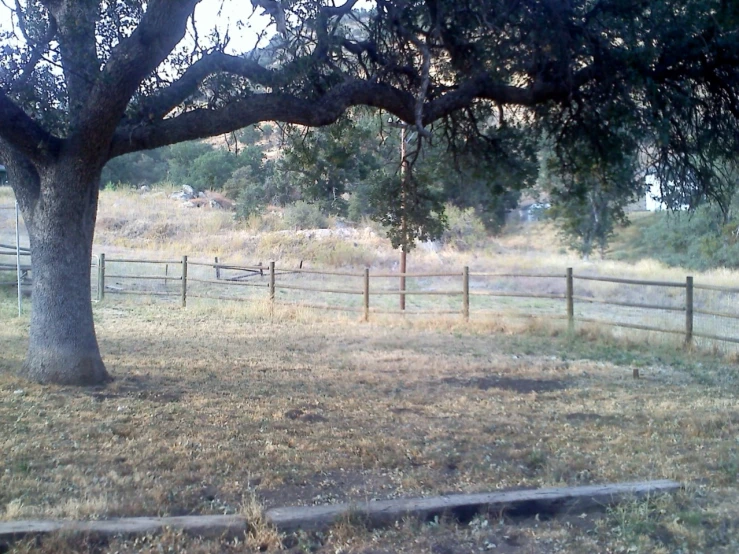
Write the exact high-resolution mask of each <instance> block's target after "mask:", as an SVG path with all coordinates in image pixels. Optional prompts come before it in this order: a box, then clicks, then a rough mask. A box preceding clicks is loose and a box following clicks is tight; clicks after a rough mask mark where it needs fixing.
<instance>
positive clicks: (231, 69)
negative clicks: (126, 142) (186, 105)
mask: <svg viewBox="0 0 739 554" xmlns="http://www.w3.org/2000/svg"><path fill="white" fill-rule="evenodd" d="M316 55H318V54H315V53H314V54H312V55H311V56H308V57H305V58H298V59H296V60H293V61H292V62H290V63H289V64H287V65H285V66H284V67H282V68H281V69H280V70H279V71H272V70H270V69H266V68H265V67H263V66H261V65H260V64H259V63H258V62H256V61H254V60H252V59H249V58H241V57H237V56H230V55H228V54H224V53H223V52H212V53H209V54H206V55H205V56H203V57H202V58H200V59H199V60H198V61H196V62H195V63H194V64H192V65H191V66H190V67H189V68H188V69H187V71H185V73H184V74H183V75H182V77H180V78H179V79H178V80H177V81H175V82H174V83H172V84H171V85H170V86H169V87H167V88H166V89H164V90H162V91H160V92H158V93H156V94H154V95H153V96H152V97H150V98H149V99H147V100H145V101H144V102H143V104H142V105H141V108H140V109H139V110H138V114H139V120H140V121H151V120H157V119H161V118H163V117H164V116H166V115H167V114H168V113H170V112H171V111H172V110H173V109H175V108H176V107H177V106H178V105H180V104H181V103H182V102H183V101H185V100H186V99H187V98H188V97H189V96H191V95H192V94H193V93H195V92H196V91H197V89H198V87H199V86H200V84H201V83H202V82H203V81H204V80H205V79H206V78H207V77H208V76H210V75H213V74H216V73H219V72H225V73H230V74H232V75H239V76H241V77H244V78H246V79H249V80H250V81H251V82H253V83H256V84H259V85H261V86H263V87H266V88H270V89H272V90H275V89H279V88H280V87H283V86H285V85H287V84H289V83H290V81H291V79H292V78H293V77H295V74H296V72H298V71H302V70H305V69H306V68H307V67H309V66H310V65H311V64H312V63H313V62H314V61H316V59H315V58H316Z"/></svg>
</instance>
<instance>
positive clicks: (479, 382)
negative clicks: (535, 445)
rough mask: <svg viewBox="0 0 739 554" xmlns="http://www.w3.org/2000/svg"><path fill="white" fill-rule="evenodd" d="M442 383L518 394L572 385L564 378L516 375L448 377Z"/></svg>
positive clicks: (548, 390)
mask: <svg viewBox="0 0 739 554" xmlns="http://www.w3.org/2000/svg"><path fill="white" fill-rule="evenodd" d="M441 383H443V384H445V385H452V386H455V387H470V388H476V389H480V390H489V389H501V390H508V391H512V392H515V393H518V394H529V393H532V392H535V393H543V392H555V391H559V390H564V389H566V388H569V387H570V383H569V382H568V381H565V380H562V379H526V378H514V377H473V378H470V379H462V378H459V377H447V378H445V379H442V380H441Z"/></svg>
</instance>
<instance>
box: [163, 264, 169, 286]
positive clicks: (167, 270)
mask: <svg viewBox="0 0 739 554" xmlns="http://www.w3.org/2000/svg"><path fill="white" fill-rule="evenodd" d="M167 277H169V264H164V290H165V291H166V290H167V282H168V279H167Z"/></svg>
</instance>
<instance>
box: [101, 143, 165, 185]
mask: <svg viewBox="0 0 739 554" xmlns="http://www.w3.org/2000/svg"><path fill="white" fill-rule="evenodd" d="M167 150H168V149H167V148H157V149H155V150H148V151H146V152H134V153H131V154H126V155H125V156H120V157H119V158H113V159H112V160H110V161H109V162H108V163H107V164H105V167H104V168H103V171H102V176H101V179H100V182H101V184H102V185H103V186H105V185H107V184H108V183H113V184H124V185H127V186H141V185H148V186H151V185H153V184H154V183H159V182H161V181H164V180H165V179H166V178H167V171H168V169H169V164H168V163H167V159H166V155H167Z"/></svg>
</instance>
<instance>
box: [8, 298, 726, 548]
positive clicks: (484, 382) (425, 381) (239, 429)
mask: <svg viewBox="0 0 739 554" xmlns="http://www.w3.org/2000/svg"><path fill="white" fill-rule="evenodd" d="M280 315H285V314H280ZM96 318H97V321H98V336H99V338H100V341H101V345H102V349H103V352H104V355H105V359H106V361H107V365H108V368H109V370H110V371H111V373H112V374H113V375H114V376H115V377H116V381H115V382H114V383H113V384H111V385H110V386H109V387H107V388H106V389H103V390H87V389H74V388H59V387H42V386H38V385H33V384H28V383H24V382H21V381H19V380H18V379H17V378H16V377H14V374H13V372H14V370H15V369H16V368H17V367H18V365H19V364H20V362H21V360H22V354H23V348H24V336H25V333H26V328H27V327H26V326H27V322H25V321H23V320H17V319H11V320H6V321H4V325H3V326H2V327H1V328H0V341H2V343H3V344H4V345H7V346H6V348H4V349H3V352H2V355H0V425H1V426H2V428H3V431H4V432H3V437H2V449H3V452H4V456H3V458H2V460H0V517H2V518H4V519H21V518H40V517H74V518H101V517H111V516H125V515H184V514H193V513H237V512H239V511H240V510H244V508H243V506H244V502H245V500H244V499H245V498H247V499H251V497H250V496H248V495H250V494H251V492H252V491H253V492H254V494H255V497H254V498H255V499H256V500H258V501H259V502H260V503H261V504H263V505H264V506H266V507H272V506H277V505H289V504H323V503H328V502H341V501H348V500H365V499H366V500H369V499H384V498H392V497H398V496H417V495H430V494H439V493H447V492H478V491H490V490H496V489H508V488H521V487H539V486H559V485H579V484H588V483H604V482H611V481H632V480H641V479H659V478H672V479H677V480H679V481H681V482H683V483H694V484H695V486H694V488H693V489H692V492H691V493H690V494H686V495H684V496H683V497H681V498H680V499H678V500H677V501H671V503H670V504H669V506H668V508H666V509H665V512H664V513H660V512H659V509H657V512H656V515H655V511H654V510H652V509H650V510H647V511H648V513H649V518H652V519H655V518H656V521H657V524H656V526H655V525H652V519H650V520H649V522H648V523H649V525H646V524H645V525H637V524H634V525H631V523H629V525H630V527H629V530H628V532H627V531H624V532H623V533H622V534H621V535H615V534H614V533H615V531H614V529H616V528H618V527H619V526H621V527H624V526H625V525H626V524H625V523H623V522H620V521H621V519H624V518H625V517H626V515H623V514H621V513H619V514H618V517H615V516H614V517H610V516H609V517H607V518H606V519H605V520H604V523H602V524H601V526H600V527H597V528H596V527H595V526H593V525H586V526H583V525H579V524H576V523H577V521H579V520H576V521H575V522H574V523H573V522H572V521H569V520H568V519H567V518H565V519H564V520H561V521H551V522H536V521H533V522H530V523H526V524H525V525H524V526H523V527H521V526H520V524H515V523H512V522H511V521H509V520H507V519H506V518H505V517H503V518H502V519H501V518H500V514H498V515H491V517H490V518H483V519H480V520H477V523H476V524H475V525H476V527H475V526H472V527H464V528H458V525H457V524H456V523H454V522H443V521H442V522H436V523H433V522H432V524H431V525H429V524H428V523H420V522H416V523H413V522H408V523H407V524H401V525H399V527H397V528H394V529H389V530H385V531H375V532H370V531H362V529H361V528H358V529H357V532H356V533H355V534H354V533H352V532H348V531H347V525H349V524H350V523H351V522H343V523H342V524H341V525H340V526H338V527H337V529H336V530H335V531H333V534H329V535H320V536H315V535H305V536H304V537H302V538H301V537H300V536H295V537H292V538H288V539H286V543H285V544H286V545H287V546H286V548H290V549H298V548H303V547H305V548H308V547H310V548H313V547H315V548H319V549H325V550H320V551H327V552H328V551H331V552H334V551H340V550H339V549H340V548H343V549H344V550H341V551H346V552H365V551H366V552H370V551H372V550H371V548H375V549H377V548H379V549H380V550H378V551H383V550H382V549H383V548H384V549H385V550H384V551H390V552H395V551H398V552H424V551H429V552H430V551H433V552H441V551H444V550H443V547H445V546H444V545H447V546H448V547H449V548H451V549H452V550H449V551H450V552H460V551H465V552H466V551H476V550H477V549H478V548H483V549H484V548H488V547H486V546H485V544H486V543H487V544H488V545H489V544H496V545H498V546H500V547H501V548H502V546H501V545H504V544H507V545H508V547H509V550H508V551H511V552H552V551H554V549H553V548H554V547H552V548H550V547H549V546H547V545H550V546H551V545H559V546H558V547H560V548H561V549H564V550H565V551H568V552H593V551H607V549H609V548H612V547H614V545H625V548H628V547H629V545H631V544H632V543H633V544H638V545H642V543H644V544H647V545H651V546H652V547H654V549H647V550H644V549H643V548H646V547H643V545H642V546H639V548H640V549H641V550H639V551H650V552H659V551H660V550H659V548H662V551H665V552H671V551H674V548H677V547H678V546H677V545H678V544H682V543H681V542H680V541H683V542H684V543H685V544H688V545H689V547H690V549H691V550H692V549H693V548H695V549H698V550H703V551H709V550H710V551H711V552H732V551H734V550H733V548H734V546H735V543H732V542H731V541H732V540H734V539H731V538H727V539H726V540H725V541H723V542H721V541H719V542H715V539H713V538H711V537H712V536H713V535H712V534H711V533H712V532H713V531H715V530H716V528H717V527H716V526H719V527H720V526H724V527H726V526H727V525H728V526H729V528H734V527H735V525H736V509H735V508H732V507H730V506H729V507H727V506H726V505H723V504H721V502H720V498H721V497H722V495H725V494H735V493H736V492H737V489H738V487H739V484H738V483H737V480H736V470H737V468H738V467H739V458H737V455H736V450H735V448H734V446H735V445H736V441H737V437H739V407H737V403H736V393H737V390H738V388H737V381H736V380H735V379H730V378H728V377H727V371H728V369H729V368H725V367H724V366H721V365H720V364H718V365H716V364H714V365H710V364H709V362H706V361H705V360H703V359H697V358H696V359H695V360H693V361H692V362H691V361H690V360H689V359H688V360H687V361H685V362H680V359H678V361H677V362H675V363H676V364H677V365H675V364H672V365H671V364H670V363H666V362H664V361H661V358H660V357H659V355H658V353H655V354H649V353H645V354H642V355H641V356H642V358H643V359H642V361H641V362H639V364H640V366H641V367H640V369H641V375H642V379H640V380H634V379H632V367H631V365H619V363H617V362H612V361H609V359H611V356H614V355H615V356H616V357H618V355H617V353H616V351H615V349H616V348H618V346H617V345H615V346H612V345H609V344H607V343H606V344H605V346H604V347H603V349H602V350H601V351H600V353H596V354H593V353H587V352H584V351H583V352H582V353H580V354H579V353H578V352H579V350H578V349H579V348H582V346H577V344H579V343H568V342H566V341H565V340H564V339H562V341H561V342H559V343H557V342H556V341H558V340H560V339H555V338H551V337H550V336H549V335H542V334H539V335H536V336H530V337H525V336H520V335H509V334H505V335H501V334H498V335H492V336H491V335H490V334H488V332H487V330H486V329H485V328H484V327H483V326H479V325H478V326H475V325H470V326H464V325H460V324H459V323H458V322H457V323H456V324H454V325H448V326H445V325H439V326H436V327H434V326H432V325H430V324H428V323H427V324H418V325H416V324H414V323H413V322H410V321H406V322H404V323H402V324H401V325H397V326H390V325H388V326H383V327H380V326H375V325H364V324H359V323H357V322H354V321H352V320H348V319H340V318H339V319H334V320H330V321H326V322H321V321H319V320H318V319H317V318H316V316H315V315H313V316H312V317H311V316H310V314H309V313H307V312H306V313H303V312H300V313H296V314H294V317H293V319H292V320H288V319H280V318H279V317H275V319H274V322H272V323H270V319H269V316H268V315H267V314H266V313H265V314H262V315H259V313H254V312H249V311H248V310H247V311H243V310H242V311H240V310H238V309H236V308H228V309H225V308H224V309H218V308H214V307H212V306H209V305H202V306H200V307H197V306H196V307H193V308H189V309H187V310H181V309H178V308H173V307H166V306H161V305H158V306H147V305H136V304H127V305H123V306H121V305H120V304H119V305H109V304H103V305H101V306H98V307H97V308H96ZM582 344H585V345H587V344H588V343H587V342H586V341H585V342H582ZM635 355H637V356H638V354H635ZM696 360H700V361H696ZM699 363H700V364H705V366H704V367H703V369H701V370H700V371H698V370H697V369H696V365H697V364H699ZM691 364H692V365H691ZM718 376H720V377H721V378H720V379H719V378H718ZM718 383H720V384H718ZM19 390H22V391H23V392H22V393H20V392H18V393H16V391H19ZM732 445H734V446H732ZM249 502H252V500H249ZM249 505H250V506H252V507H253V504H249ZM250 509H251V508H250ZM660 509H661V508H660ZM643 511H644V508H639V509H635V510H632V512H633V513H632V514H631V515H630V516H629V517H631V518H632V519H638V518H639V517H640V515H639V514H640V513H641V512H643ZM682 512H691V513H693V512H696V513H697V512H700V513H705V514H706V518H705V519H706V521H707V523H700V524H699V525H693V526H691V525H688V524H684V523H683V524H680V523H679V522H678V523H675V522H674V521H673V520H674V518H675V517H678V518H679V517H680V516H679V514H680V513H682ZM627 515H628V514H627ZM503 516H505V514H503ZM691 517H693V516H691ZM619 518H621V519H619ZM483 521H485V522H487V523H484V524H483ZM589 521H590V519H587V520H586V522H589ZM691 521H692V520H691ZM665 522H668V523H669V522H671V523H670V525H672V526H673V527H675V526H677V528H678V529H677V530H672V531H670V533H669V534H665V533H662V531H659V532H658V531H657V530H655V529H656V528H657V527H659V526H663V525H665ZM701 522H703V519H701ZM660 529H661V528H660ZM678 531H679V532H678ZM506 536H507V537H509V539H505V538H504V537H506ZM511 536H515V537H516V538H515V540H514V539H510V537H511ZM270 537H271V538H270ZM624 537H626V538H624ZM678 537H679V540H678ZM151 540H154V541H158V540H160V539H158V538H157V539H151ZM161 540H164V541H165V542H166V544H170V543H171V544H176V545H178V544H180V542H178V541H185V542H184V543H182V544H188V545H189V544H192V551H198V548H204V549H205V550H203V551H207V550H208V549H209V548H210V549H212V551H216V550H218V549H219V548H221V547H220V546H216V545H217V544H218V543H215V542H207V541H205V542H201V543H196V542H189V541H192V539H189V538H186V537H177V536H171V537H168V538H166V539H164V538H163V539H161ZM243 540H244V541H247V543H248V544H249V545H251V546H249V548H256V549H257V550H258V549H259V548H260V545H264V544H266V545H267V546H266V548H268V549H271V548H275V547H276V545H277V543H278V541H277V540H276V539H275V537H274V536H272V535H270V534H269V532H268V530H266V529H264V528H260V529H257V530H255V531H254V533H253V535H252V536H251V538H250V537H244V538H243ZM249 540H252V542H251V543H249V542H248V541H249ZM408 540H410V541H411V542H410V543H407V544H406V542H405V541H408ZM167 541H169V542H167ZM301 541H302V542H301ZM415 541H418V542H415ZM505 541H509V542H505ZM542 541H544V542H542ZM546 541H549V542H546ZM629 541H631V542H629ZM634 541H636V542H634ZM645 541H646V542H645ZM711 541H714V542H711ZM113 543H115V544H113ZM257 543H259V544H257ZM457 543H459V544H464V545H467V546H469V549H468V550H464V549H463V550H454V548H453V545H454V544H457ZM509 543H510V544H509ZM514 543H515V544H517V545H519V546H517V547H516V548H519V550H515V549H514V547H513V546H511V545H512V544H514ZM24 544H25V543H24ZM132 544H134V543H132V542H130V541H129V542H126V541H123V542H120V541H118V542H115V541H113V542H111V545H112V546H105V547H104V548H103V547H101V548H103V550H102V551H110V552H114V551H116V550H119V551H132V550H131V548H133V547H131V546H130V545H132ZM243 544H244V543H243V542H242V543H241V545H242V546H243ZM125 545H129V546H125ZM229 545H231V546H228V548H232V547H233V544H232V543H229ZM301 545H302V546H301ZM306 545H307V546H306ZM310 545H312V546H310ZM383 545H384V546H383ZM414 545H415V546H414ZM708 545H713V546H711V548H708ZM731 545H734V546H731ZM17 548H19V549H21V550H18V551H23V550H22V548H24V547H23V546H22V545H20V546H18V547H17ZM91 548H92V547H91ZM95 548H97V547H95ZM127 548H128V549H129V550H127ZM142 548H143V547H142ZM147 548H148V547H147ZM183 548H184V547H183ZM223 548H224V549H225V548H226V546H223ZM234 548H235V547H234ZM465 548H467V547H465ZM185 549H187V550H188V551H190V547H189V546H188V547H186V548H185ZM363 549H364V550H363ZM439 549H441V550H439ZM144 551H146V550H145V549H144ZM152 551H153V550H152ZM294 551H295V552H299V551H302V550H294ZM500 551H506V550H500Z"/></svg>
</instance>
